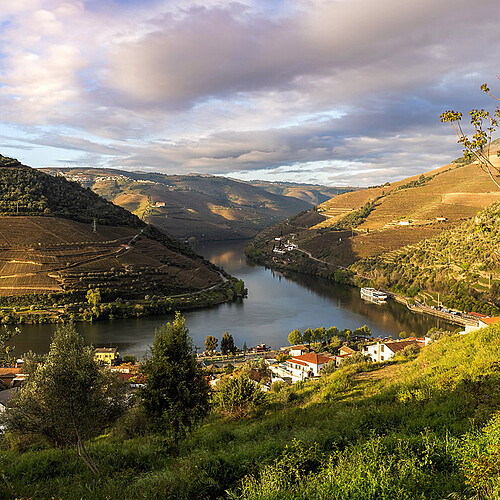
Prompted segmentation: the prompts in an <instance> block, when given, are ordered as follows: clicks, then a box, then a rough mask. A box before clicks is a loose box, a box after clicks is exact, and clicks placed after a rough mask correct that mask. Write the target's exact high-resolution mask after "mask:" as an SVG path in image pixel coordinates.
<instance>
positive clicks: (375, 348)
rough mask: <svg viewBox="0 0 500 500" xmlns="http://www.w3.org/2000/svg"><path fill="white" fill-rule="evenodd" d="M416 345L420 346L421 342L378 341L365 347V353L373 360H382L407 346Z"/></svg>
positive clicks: (389, 357)
mask: <svg viewBox="0 0 500 500" xmlns="http://www.w3.org/2000/svg"><path fill="white" fill-rule="evenodd" d="M409 346H416V347H418V348H420V343H419V342H417V341H416V340H399V341H398V340H395V341H393V342H377V343H376V344H372V345H368V346H366V347H365V354H367V355H368V356H370V358H371V360H372V361H376V362H382V361H387V360H388V359H391V358H392V357H393V356H394V355H395V354H396V353H397V352H400V351H402V350H403V349H404V348H405V347H409Z"/></svg>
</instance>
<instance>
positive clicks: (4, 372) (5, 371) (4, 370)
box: [0, 368, 21, 377]
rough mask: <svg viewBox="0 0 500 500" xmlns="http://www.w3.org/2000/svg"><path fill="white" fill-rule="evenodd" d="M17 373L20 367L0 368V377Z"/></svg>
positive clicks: (19, 371)
mask: <svg viewBox="0 0 500 500" xmlns="http://www.w3.org/2000/svg"><path fill="white" fill-rule="evenodd" d="M18 373H21V368H0V377H5V376H8V375H17V374H18Z"/></svg>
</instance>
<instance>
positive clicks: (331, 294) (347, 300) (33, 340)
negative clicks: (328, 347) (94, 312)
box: [13, 241, 456, 358]
mask: <svg viewBox="0 0 500 500" xmlns="http://www.w3.org/2000/svg"><path fill="white" fill-rule="evenodd" d="M246 243H247V242H246V241H229V242H227V241H224V242H216V243H210V244H208V243H207V244H203V245H198V246H197V248H196V251H197V252H198V253H200V254H201V255H203V256H205V257H206V258H208V259H210V260H211V261H212V262H214V263H215V264H217V265H219V266H222V267H224V268H225V269H226V270H227V271H228V272H229V273H231V274H232V275H234V276H237V277H238V278H241V279H243V280H244V282H245V285H246V287H247V288H248V292H249V293H248V298H246V299H239V300H237V301H236V302H233V303H228V304H221V305H219V306H216V307H212V308H209V309H200V310H196V311H190V312H186V313H185V314H184V315H185V317H186V324H187V326H188V328H189V331H190V334H191V336H192V337H193V341H194V344H195V346H196V347H199V348H200V349H203V346H204V342H205V338H206V336H207V335H214V336H215V337H217V338H218V339H219V340H220V338H221V337H222V334H223V333H224V332H225V331H229V333H230V334H231V335H233V337H234V340H235V344H236V345H237V346H239V347H242V346H243V343H244V342H246V344H247V346H248V347H250V346H253V345H256V344H259V343H265V344H267V345H269V346H271V347H279V346H284V345H287V344H288V342H287V337H288V334H289V333H290V331H292V330H294V329H296V328H297V329H299V330H301V331H304V330H305V329H307V328H318V327H321V326H325V327H327V328H328V327H330V326H336V327H338V328H339V329H343V328H349V329H351V330H354V329H355V328H358V327H360V326H363V325H365V324H366V325H367V326H368V327H369V328H370V330H371V331H372V333H373V335H375V336H377V337H378V336H380V337H394V338H396V337H398V335H399V333H400V332H402V331H405V332H407V333H414V334H416V335H418V336H421V335H424V334H425V333H427V331H428V330H430V329H431V328H433V327H438V328H447V329H450V330H454V329H455V328H456V325H452V324H450V323H447V322H446V321H445V320H443V319H441V318H435V317H431V316H426V315H422V314H415V313H412V312H411V311H409V310H408V309H407V308H406V307H405V306H404V305H402V304H399V303H397V302H394V301H388V302H387V303H386V304H383V305H378V304H373V303H370V302H366V301H364V300H363V299H361V297H360V293H359V289H357V288H353V287H349V286H345V285H339V284H336V283H332V282H330V281H328V280H325V279H321V278H318V277H315V276H306V275H300V274H296V273H292V274H287V275H286V276H285V275H283V274H281V273H277V272H274V271H272V270H271V269H266V268H264V267H262V266H257V265H252V264H251V263H249V262H247V259H246V257H245V255H244V253H243V250H244V247H245V245H246ZM171 319H172V316H153V317H147V318H137V319H133V318H132V319H130V318H129V319H121V320H109V321H101V322H95V323H77V329H78V331H79V332H80V333H81V334H82V335H83V336H84V337H85V339H86V341H87V342H88V343H92V344H93V345H94V346H99V347H105V346H106V347H109V346H113V347H118V348H119V350H120V352H121V354H135V355H137V356H138V357H139V358H141V357H142V356H143V354H144V353H145V352H146V351H147V350H148V346H149V345H151V344H152V342H153V337H154V332H155V329H156V328H158V327H159V326H161V325H162V324H164V323H165V322H167V321H170V320H171ZM55 328H56V325H22V328H21V334H20V335H18V336H16V337H15V339H13V344H14V345H15V346H16V349H15V353H16V354H17V355H21V354H22V353H24V352H27V351H28V350H32V351H34V352H38V353H44V352H47V350H48V346H49V343H50V337H51V335H52V332H53V331H54V330H55Z"/></svg>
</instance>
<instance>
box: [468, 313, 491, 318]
mask: <svg viewBox="0 0 500 500" xmlns="http://www.w3.org/2000/svg"><path fill="white" fill-rule="evenodd" d="M468 314H470V315H471V316H476V318H488V316H486V314H481V313H477V312H470V313H468Z"/></svg>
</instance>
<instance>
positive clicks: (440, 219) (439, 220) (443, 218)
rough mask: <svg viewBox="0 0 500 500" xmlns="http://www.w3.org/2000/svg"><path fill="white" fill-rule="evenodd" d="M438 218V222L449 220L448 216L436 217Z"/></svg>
mask: <svg viewBox="0 0 500 500" xmlns="http://www.w3.org/2000/svg"><path fill="white" fill-rule="evenodd" d="M436 220H437V221H438V222H446V221H447V220H448V217H436Z"/></svg>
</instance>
